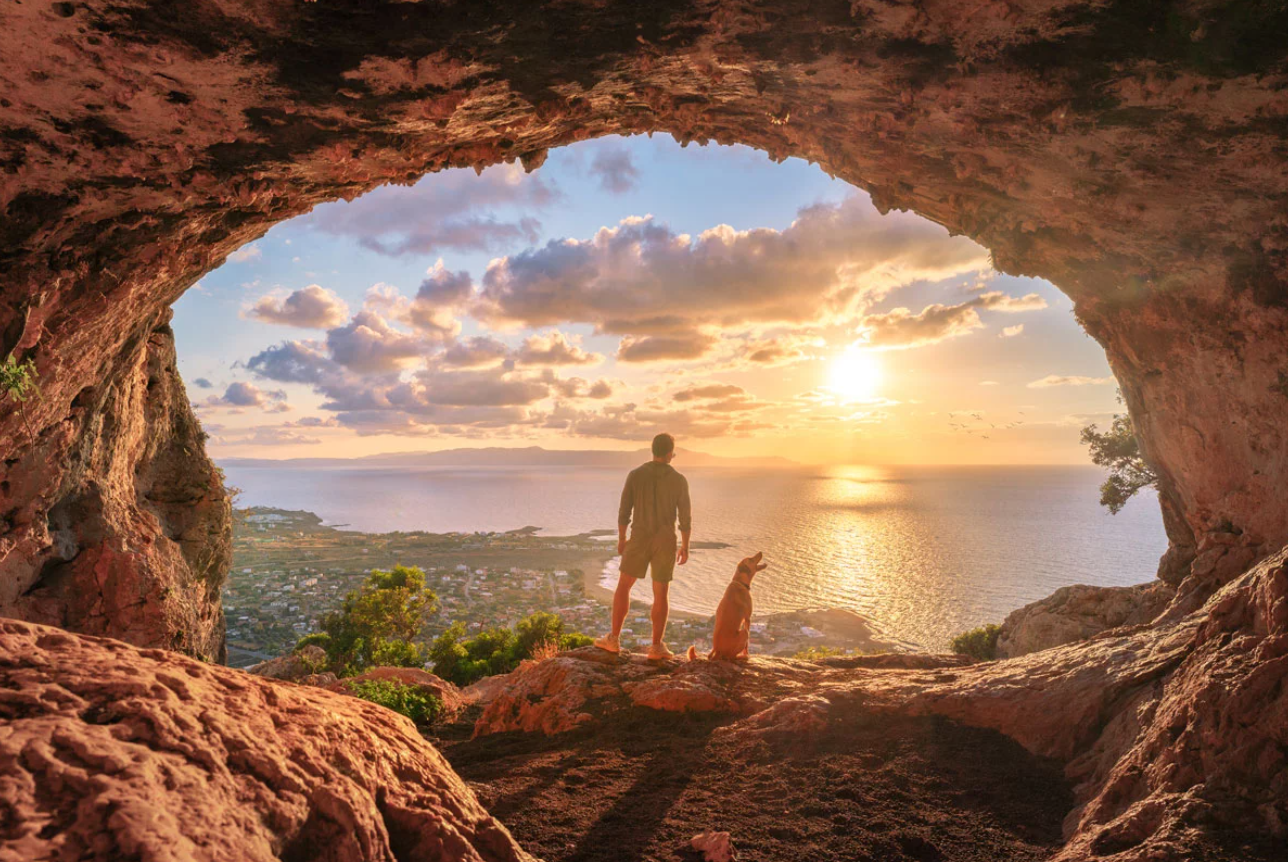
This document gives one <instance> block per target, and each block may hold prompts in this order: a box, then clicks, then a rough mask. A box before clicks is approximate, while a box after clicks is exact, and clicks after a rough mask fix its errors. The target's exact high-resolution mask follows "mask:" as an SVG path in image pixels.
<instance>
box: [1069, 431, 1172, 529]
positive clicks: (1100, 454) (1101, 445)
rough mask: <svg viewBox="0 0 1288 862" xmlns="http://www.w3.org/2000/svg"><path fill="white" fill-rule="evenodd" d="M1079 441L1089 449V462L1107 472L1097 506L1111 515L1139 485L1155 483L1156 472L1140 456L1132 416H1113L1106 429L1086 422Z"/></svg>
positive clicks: (1144, 486) (1133, 493)
mask: <svg viewBox="0 0 1288 862" xmlns="http://www.w3.org/2000/svg"><path fill="white" fill-rule="evenodd" d="M1082 442H1083V443H1085V444H1086V445H1087V446H1088V448H1089V449H1090V451H1091V460H1092V463H1094V464H1096V465H1098V466H1100V467H1104V468H1105V469H1107V470H1108V471H1109V477H1108V478H1106V479H1105V481H1104V484H1102V485H1101V486H1100V505H1102V506H1104V507H1105V508H1106V509H1108V510H1109V512H1110V513H1111V514H1114V515H1117V514H1118V512H1119V511H1121V510H1122V507H1123V506H1124V505H1126V503H1127V501H1128V500H1130V499H1131V498H1132V497H1134V496H1135V495H1136V492H1137V491H1139V490H1140V489H1141V488H1149V487H1153V486H1155V485H1156V484H1157V483H1158V475H1157V474H1155V473H1154V471H1153V469H1151V468H1150V466H1149V465H1148V464H1146V463H1145V459H1144V458H1143V457H1141V454H1140V443H1139V442H1138V441H1137V440H1136V431H1135V429H1134V428H1133V427H1132V423H1131V416H1129V415H1126V414H1118V415H1116V416H1114V418H1113V422H1111V423H1110V425H1109V430H1108V431H1101V430H1099V429H1098V428H1097V427H1096V425H1095V424H1094V423H1093V424H1091V425H1088V426H1087V427H1086V428H1083V429H1082Z"/></svg>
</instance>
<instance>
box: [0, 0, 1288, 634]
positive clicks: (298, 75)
mask: <svg viewBox="0 0 1288 862" xmlns="http://www.w3.org/2000/svg"><path fill="white" fill-rule="evenodd" d="M4 15H5V21H4V24H5V27H4V33H5V35H4V37H3V39H4V49H5V50H4V51H3V52H0V84H2V85H3V87H2V88H0V89H2V91H3V93H4V95H3V98H0V171H3V173H2V174H0V176H3V178H4V181H3V184H2V185H0V212H2V213H3V218H0V353H7V352H8V351H10V350H16V351H17V352H18V354H19V355H21V356H22V357H30V358H32V359H33V360H34V361H35V362H36V365H37V368H38V369H39V373H40V377H41V385H42V387H43V389H44V392H45V399H44V400H43V401H41V402H39V403H38V404H36V405H35V407H34V424H35V426H36V428H37V430H38V432H39V436H40V437H41V441H42V442H41V443H40V445H39V447H38V448H37V449H36V450H34V451H33V450H32V448H31V446H30V444H29V443H28V441H27V440H26V435H25V433H24V431H23V429H22V426H21V423H20V421H19V418H18V417H17V415H16V414H15V413H14V412H13V411H12V410H11V409H9V408H8V407H7V406H0V451H3V452H5V453H10V454H7V455H6V458H5V465H4V466H3V468H0V469H3V471H4V473H3V475H2V476H0V482H4V483H6V486H7V487H8V489H9V490H7V491H0V494H3V495H4V497H3V500H4V505H5V507H6V508H5V510H4V511H6V512H11V513H17V514H16V515H15V516H14V517H10V518H8V519H7V520H6V522H5V523H6V524H7V525H8V526H6V528H5V529H6V532H5V534H4V536H3V538H2V539H0V541H2V542H3V543H4V544H3V546H0V554H2V555H3V556H2V559H3V563H0V565H2V566H3V569H2V570H0V591H2V593H3V595H4V596H6V599H5V601H4V604H3V606H5V607H16V604H15V603H16V600H17V598H18V597H19V596H20V595H21V593H23V592H24V591H25V590H26V589H27V588H28V587H29V585H30V584H32V583H34V582H35V581H36V580H38V579H39V577H40V571H41V570H42V568H43V566H44V564H45V562H46V561H47V560H48V559H50V558H51V555H52V554H54V553H55V551H54V549H53V539H52V535H53V533H52V532H51V531H50V529H49V528H48V527H47V526H46V522H47V521H48V519H49V517H50V515H51V513H52V512H53V507H54V506H55V505H57V504H58V502H59V500H60V496H59V495H57V494H50V493H47V492H48V491H49V490H50V489H52V488H55V487H58V486H60V485H61V484H63V482H64V479H65V477H64V476H61V475H56V474H59V473H61V471H63V470H64V469H66V468H64V467H63V466H62V465H64V464H74V463H76V455H75V452H76V447H77V446H78V445H79V441H80V440H81V436H80V435H79V434H77V433H71V432H70V430H69V429H71V428H72V427H74V426H77V425H78V423H83V422H84V421H86V420H85V418H84V417H86V416H87V415H88V413H91V412H93V413H95V415H96V416H97V415H98V414H97V411H98V409H99V408H98V407H97V406H96V405H97V402H94V403H93V404H86V403H85V396H84V395H83V393H85V392H86V391H87V390H90V391H100V390H103V389H104V388H112V387H117V386H119V385H120V383H121V381H122V380H124V379H125V377H126V376H127V375H129V374H131V373H133V370H134V369H136V368H137V362H138V361H139V360H138V354H137V349H138V345H140V344H142V343H144V342H145V341H146V340H147V339H148V338H150V333H151V331H152V330H153V329H154V328H155V326H156V324H157V321H159V320H160V319H161V317H162V315H163V314H164V310H165V308H166V307H167V306H168V305H169V304H170V303H172V302H173V301H174V300H175V299H176V298H177V297H178V296H179V295H180V294H181V293H182V292H183V290H185V289H186V288H187V287H188V286H190V285H191V284H192V283H193V282H194V281H195V280H196V279H197V278H198V277H199V276H200V275H201V274H202V273H203V272H206V271H208V270H209V269H210V268H211V267H213V266H215V265H217V264H218V263H220V262H221V261H222V260H223V259H224V257H225V256H226V255H227V254H228V253H229V252H231V251H232V250H234V249H236V248H237V247H238V246H240V245H242V244H244V243H245V242H247V241H249V240H251V239H254V238H256V237H258V236H260V235H262V234H263V233H264V232H265V231H266V230H267V229H268V228H269V227H270V226H271V225H272V224H274V223H276V222H279V221H281V220H283V219H286V218H289V217H291V216H293V215H296V214H299V213H302V212H304V211H306V210H308V209H309V208H310V207H312V206H313V205H315V204H317V203H319V202H322V201H325V200H331V199H335V198H337V197H352V196H354V195H356V194H359V193H361V192H363V191H365V190H368V189H370V188H373V187H374V186H377V185H379V184H382V183H386V182H408V181H412V180H414V179H416V178H417V177H419V176H421V175H422V174H423V173H425V172H426V171H433V170H439V169H442V168H445V167H449V166H483V165H487V164H491V163H494V162H497V161H501V160H514V159H520V160H522V161H523V162H524V164H526V165H528V166H535V165H538V164H540V162H541V161H542V159H543V158H544V154H545V152H546V151H547V149H548V148H550V147H555V146H559V145H561V144H567V143H570V142H573V141H577V140H581V139H584V138H588V137H593V136H597V135H604V134H613V133H620V134H632V133H639V132H651V131H664V132H670V133H672V134H674V135H675V136H676V137H678V138H679V139H681V140H682V141H686V142H687V141H691V140H696V141H700V142H701V141H706V140H717V141H721V142H742V143H745V144H749V145H751V146H755V147H759V148H761V149H764V150H766V151H767V152H769V153H770V154H771V155H772V156H774V157H776V158H781V157H786V156H789V155H795V156H800V157H803V158H808V159H812V160H814V161H817V162H819V163H820V164H821V165H823V166H824V167H825V168H826V169H827V170H829V171H831V172H833V173H835V174H836V175H838V176H840V177H843V178H844V179H846V180H848V181H850V182H852V183H854V184H855V185H857V186H859V187H861V188H864V189H867V190H869V191H870V192H871V193H872V195H873V199H874V200H875V201H876V202H877V204H878V205H879V206H881V207H883V208H885V207H898V208H907V209H912V210H915V211H917V212H919V213H921V214H923V215H925V216H926V217H928V218H931V219H933V220H935V221H938V222H940V223H941V224H944V225H946V226H947V227H948V228H950V229H951V230H953V231H957V232H961V233H965V234H968V235H970V236H972V237H974V238H975V239H977V240H979V241H980V242H981V243H983V244H985V245H987V246H988V247H989V248H990V249H992V250H993V253H994V256H995V259H996V263H997V265H998V267H999V268H1001V269H1003V270H1005V271H1008V272H1013V273H1024V274H1031V275H1039V276H1043V277H1046V278H1048V279H1050V280H1051V281H1053V282H1054V283H1055V284H1057V285H1058V286H1059V287H1060V288H1061V289H1063V290H1064V291H1065V292H1066V293H1068V294H1069V296H1071V297H1072V298H1073V299H1074V300H1075V303H1076V308H1075V311H1076V314H1077V315H1078V317H1079V319H1080V320H1081V321H1082V322H1083V324H1084V325H1085V326H1086V328H1087V330H1088V331H1089V332H1090V333H1091V334H1092V335H1093V336H1094V337H1096V338H1097V339H1098V340H1099V341H1100V343H1101V344H1103V345H1104V347H1105V350H1106V352H1107V354H1108V357H1109V360H1110V362H1111V364H1112V365H1113V368H1114V371H1115V373H1116V374H1117V376H1118V379H1119V381H1120V382H1121V384H1122V387H1123V392H1124V395H1125V396H1126V400H1127V403H1128V406H1129V408H1130V410H1131V412H1132V416H1133V418H1134V421H1135V424H1136V427H1137V428H1138V429H1139V433H1140V434H1141V437H1142V442H1143V445H1144V448H1145V451H1146V452H1147V454H1148V456H1149V457H1150V459H1151V460H1152V461H1153V463H1154V466H1155V467H1156V468H1157V470H1158V472H1159V474H1160V475H1161V477H1162V480H1161V481H1162V486H1163V487H1162V489H1161V491H1162V496H1163V499H1164V501H1165V511H1166V513H1167V515H1168V518H1167V523H1168V527H1169V535H1170V537H1171V539H1172V550H1171V551H1170V552H1169V554H1168V556H1167V558H1165V560H1164V561H1163V564H1162V566H1161V573H1162V574H1163V575H1164V576H1165V577H1166V578H1167V579H1168V580H1169V581H1171V582H1173V583H1181V582H1182V581H1184V583H1182V584H1181V591H1180V592H1181V598H1180V599H1179V601H1180V605H1179V606H1178V613H1184V612H1187V611H1189V610H1192V609H1193V608H1195V607H1197V606H1198V605H1200V604H1201V603H1202V601H1203V599H1204V598H1206V596H1208V595H1210V594H1211V593H1212V591H1213V590H1215V589H1216V588H1218V587H1219V586H1220V585H1221V584H1222V583H1225V582H1227V581H1229V580H1230V579H1231V578H1233V577H1236V576H1237V575H1238V574H1239V573H1240V572H1242V571H1243V570H1244V569H1246V568H1247V566H1248V565H1249V564H1250V563H1252V562H1253V561H1255V560H1256V559H1259V558H1260V557H1262V556H1264V555H1265V554H1266V553H1269V552H1271V551H1273V550H1275V549H1276V548H1278V547H1279V546H1280V545H1282V544H1283V543H1284V542H1285V541H1288V498H1285V496H1284V495H1283V494H1282V493H1280V490H1281V487H1282V477H1283V476H1284V474H1285V468H1286V467H1288V464H1285V459H1288V423H1285V422H1284V421H1282V420H1283V417H1284V416H1285V413H1286V412H1288V384H1285V380H1288V361H1286V360H1285V358H1284V357H1285V344H1286V343H1288V337H1286V336H1288V286H1286V285H1288V277H1286V275H1285V254H1286V253H1288V219H1285V217H1284V213H1283V206H1282V201H1283V200H1284V199H1285V197H1286V196H1288V171H1285V170H1284V169H1283V167H1284V161H1285V159H1284V153H1283V137H1284V132H1285V130H1286V129H1288V87H1285V83H1288V76H1286V75H1285V65H1284V58H1285V53H1286V52H1288V39H1284V38H1282V36H1283V35H1284V34H1285V32H1288V13H1284V12H1283V11H1282V9H1280V8H1279V6H1278V4H1252V5H1249V4H1235V3H1225V2H1220V0H1187V2H1183V3H1182V2H1177V3H1149V4H1138V3H1127V2H1123V3H1105V2H1101V0H1006V2H1001V0H996V2H994V0H969V2H967V0H961V2H953V0H942V2H934V3H925V4H919V5H915V6H907V5H899V4H895V5H891V4H888V3H886V2H878V0H856V2H853V3H834V2H830V0H790V2H785V3H784V2H773V3H770V2H750V0H745V2H721V3H707V2H691V0H670V2H661V3H648V4H639V3H635V2H629V0H607V2H601V3H597V4H594V5H592V6H583V5H579V4H567V3H551V4H542V3H530V2H496V3H485V4H451V3H449V4H442V3H405V2H357V0H335V2H326V3H307V2H298V3H280V4H264V3H261V2H255V0H197V2H194V3H189V4H184V6H183V7H182V8H180V7H175V6H173V5H172V4H166V3H159V2H147V0H130V2H124V3H120V2H114V3H106V2H99V0H89V2H84V3H75V4H66V3H60V4H44V3H24V4H21V5H13V6H11V7H10V8H8V9H6V11H5V13H4ZM141 403H142V402H141V401H138V402H135V404H141ZM131 409H133V410H136V411H137V409H138V408H137V406H136V407H133V408H131ZM121 418H122V419H123V420H125V421H133V420H132V418H131V417H126V416H122V417H121ZM103 419H104V421H105V422H106V419H107V417H106V416H105V415H104V416H103ZM94 421H97V419H95V420H94ZM40 465H50V466H49V467H47V468H45V467H41V466H40ZM38 467H39V469H38ZM41 469H44V470H47V471H48V473H49V475H48V476H47V478H45V479H41V480H36V479H33V474H34V473H38V472H40V470H41ZM95 469H98V468H95ZM94 478H95V479H96V480H102V481H106V477H105V476H96V477H94ZM154 491H156V492H157V493H158V494H159V495H160V496H165V494H164V492H162V491H161V490H160V489H159V487H154ZM119 502H120V506H121V507H123V508H122V509H121V511H122V512H123V513H124V512H125V511H126V510H132V511H131V512H130V513H129V514H128V515H124V514H123V517H126V518H127V520H128V519H131V518H143V519H146V517H147V516H146V515H145V514H144V509H143V508H142V507H139V508H135V507H136V505H137V504H136V503H133V502H130V501H129V500H128V499H123V500H121V501H119ZM95 511H97V510H95ZM90 517H91V519H92V518H97V517H99V516H98V515H97V514H93V515H91V516H90ZM83 529H91V528H89V527H84V528H83ZM92 529H94V530H96V531H99V532H111V531H112V530H115V529H118V528H117V527H115V526H113V525H111V524H107V523H104V524H102V525H100V526H99V527H94V528H92ZM165 547H167V546H165V545H164V544H163V543H153V544H151V545H148V546H146V547H145V546H144V545H143V544H142V543H139V544H136V545H134V546H132V550H131V551H130V553H131V554H132V555H134V558H135V559H140V558H141V557H143V556H149V555H152V556H154V557H155V566H156V567H157V568H164V567H167V566H170V565H171V563H170V562H168V561H167V560H165V559H163V557H164V555H165V554H167V553H168V551H165V550H158V549H162V548H165ZM192 549H193V546H191V544H190V545H189V551H190V553H191V552H192ZM1191 564H1193V568H1192V572H1191ZM149 565H151V564H149ZM22 612H23V613H26V611H22ZM106 625H107V627H108V630H110V631H114V632H115V633H119V634H123V635H125V636H128V637H131V638H137V637H138V635H137V633H136V630H135V629H133V628H131V627H128V626H122V627H120V628H113V626H115V625H116V623H113V622H107V623H106Z"/></svg>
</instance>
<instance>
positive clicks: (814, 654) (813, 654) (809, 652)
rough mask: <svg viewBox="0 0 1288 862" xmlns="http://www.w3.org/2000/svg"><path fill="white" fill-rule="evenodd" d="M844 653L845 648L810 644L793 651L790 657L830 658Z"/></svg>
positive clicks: (808, 659) (806, 658)
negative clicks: (798, 650)
mask: <svg viewBox="0 0 1288 862" xmlns="http://www.w3.org/2000/svg"><path fill="white" fill-rule="evenodd" d="M840 655H845V650H843V649H841V648H840V647H834V646H812V647H807V648H806V649H803V650H801V651H800V652H797V653H795V654H794V655H793V656H792V658H801V659H805V660H807V661H810V660H813V659H818V658H831V657H833V656H840Z"/></svg>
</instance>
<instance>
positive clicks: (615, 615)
mask: <svg viewBox="0 0 1288 862" xmlns="http://www.w3.org/2000/svg"><path fill="white" fill-rule="evenodd" d="M637 580H639V579H638V578H632V577H631V576H630V575H622V574H619V575H618V577H617V589H616V590H614V591H613V611H612V621H613V628H612V631H610V632H609V633H608V634H606V635H604V636H603V637H602V638H600V639H599V640H597V641H595V646H597V647H599V648H600V649H602V650H608V651H609V652H612V653H616V652H621V645H620V644H619V643H618V640H617V639H618V638H619V637H621V634H622V623H624V622H626V613H627V612H628V611H629V610H630V609H631V587H633V586H635V582H636V581H637Z"/></svg>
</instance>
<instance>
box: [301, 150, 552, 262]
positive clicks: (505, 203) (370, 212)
mask: <svg viewBox="0 0 1288 862" xmlns="http://www.w3.org/2000/svg"><path fill="white" fill-rule="evenodd" d="M559 198H560V194H559V192H558V190H557V189H556V188H555V187H554V186H553V185H551V184H550V183H549V182H547V181H545V180H544V179H542V178H541V177H540V176H539V175H537V174H527V173H525V172H524V171H523V168H522V167H521V166H520V165H494V166H493V167H490V168H487V169H486V170H484V171H483V172H482V173H481V174H479V175H478V176H475V175H474V172H473V171H469V170H451V171H444V172H442V173H438V174H431V175H429V176H427V177H425V178H424V179H422V180H421V181H420V182H418V183H416V184H415V185H414V186H410V187H408V186H384V187H382V188H379V189H376V190H375V191H373V192H370V193H369V194H366V195H363V196H362V197H360V198H358V199H357V200H354V201H350V202H349V203H347V204H342V203H333V204H328V205H326V206H322V207H318V208H317V209H316V210H314V211H313V213H311V214H310V215H308V216H305V217H304V219H303V223H304V224H305V225H306V226H308V227H311V228H313V229H314V230H317V231H320V232H322V233H326V234H330V235H333V236H343V237H351V238H353V239H355V240H357V242H358V243H359V244H360V245H361V246H363V247H364V248H367V249H369V250H371V251H374V252H376V253H378V254H383V255H389V256H401V255H410V254H430V253H441V252H443V251H450V250H457V251H485V250H490V249H495V248H498V247H500V246H501V245H502V244H506V243H514V242H535V241H536V239H537V236H538V232H539V230H540V226H541V223H540V222H539V221H538V220H537V219H536V218H535V217H533V216H532V215H529V214H525V213H527V212H530V211H535V210H541V209H544V208H545V207H548V206H550V205H551V204H552V203H554V202H555V201H557V200H558V199H559ZM499 209H510V210H514V211H515V214H514V215H513V216H512V217H510V218H499V217H498V216H497V214H496V212H497V210H499Z"/></svg>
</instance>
